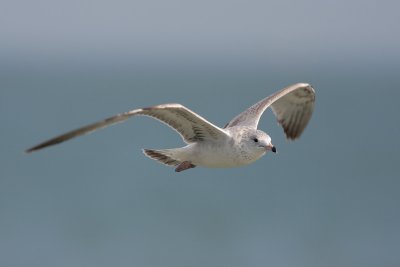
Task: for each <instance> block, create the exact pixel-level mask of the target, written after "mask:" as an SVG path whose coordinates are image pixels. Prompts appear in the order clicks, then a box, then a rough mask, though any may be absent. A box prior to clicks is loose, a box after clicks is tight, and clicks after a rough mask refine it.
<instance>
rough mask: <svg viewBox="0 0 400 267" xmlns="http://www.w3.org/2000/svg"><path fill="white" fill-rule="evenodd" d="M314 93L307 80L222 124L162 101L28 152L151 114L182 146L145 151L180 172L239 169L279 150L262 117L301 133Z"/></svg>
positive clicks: (296, 135)
mask: <svg viewBox="0 0 400 267" xmlns="http://www.w3.org/2000/svg"><path fill="white" fill-rule="evenodd" d="M314 102H315V91H314V89H313V88H312V86H311V85H309V84H307V83H297V84H293V85H291V86H288V87H286V88H284V89H282V90H280V91H278V92H276V93H274V94H272V95H270V96H268V97H266V98H264V99H262V100H261V101H259V102H257V103H256V104H254V105H252V106H251V107H249V108H248V109H246V110H245V111H243V112H242V113H240V114H239V115H237V116H236V117H235V118H233V119H232V120H231V121H230V122H229V123H228V124H226V125H225V127H224V128H220V127H218V126H216V125H214V124H212V123H211V122H209V121H207V120H206V119H204V118H203V117H201V116H200V115H198V114H196V113H195V112H193V111H191V110H190V109H188V108H186V107H184V106H182V105H181V104H163V105H157V106H152V107H147V108H140V109H134V110H131V111H128V112H124V113H120V114H117V115H115V116H112V117H109V118H107V119H104V120H102V121H99V122H95V123H93V124H89V125H87V126H84V127H81V128H78V129H76V130H73V131H70V132H67V133H65V134H62V135H59V136H57V137H54V138H52V139H50V140H47V141H45V142H43V143H40V144H38V145H36V146H34V147H32V148H29V149H28V150H26V152H27V153H30V152H33V151H37V150H40V149H43V148H45V147H48V146H52V145H56V144H59V143H62V142H64V141H67V140H69V139H72V138H74V137H77V136H80V135H84V134H87V133H90V132H93V131H95V130H98V129H100V128H104V127H106V126H109V125H112V124H116V123H119V122H123V121H125V120H127V119H129V118H130V117H133V116H136V115H144V116H150V117H153V118H155V119H157V120H159V121H161V122H163V123H165V124H167V125H168V126H170V127H172V128H173V129H174V130H175V131H177V132H178V133H179V134H180V135H181V137H182V139H183V141H184V142H185V143H186V144H187V145H186V146H184V147H180V148H172V149H143V153H144V154H145V155H146V156H148V157H149V158H151V159H154V160H157V161H159V162H161V163H163V164H166V165H170V166H174V167H175V171H176V172H181V171H184V170H187V169H190V168H194V167H196V166H202V167H210V168H212V167H214V168H224V167H237V166H243V165H247V164H250V163H252V162H254V161H256V160H258V159H259V158H261V157H262V156H263V155H265V154H266V153H267V152H268V151H272V152H274V153H276V147H275V146H274V145H273V144H272V142H271V137H270V136H269V135H268V134H267V133H265V132H263V131H261V130H258V129H257V126H258V123H259V121H260V118H261V115H262V114H263V113H264V111H265V110H266V109H267V108H268V107H271V109H272V111H273V113H274V114H275V116H276V118H277V121H278V123H279V124H280V125H281V126H282V128H283V130H284V132H285V134H286V138H288V139H291V140H294V139H297V138H299V137H300V135H301V134H302V132H303V130H304V129H305V127H306V126H307V124H308V122H309V120H310V118H311V115H312V113H313V109H314Z"/></svg>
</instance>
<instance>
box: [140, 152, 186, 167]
mask: <svg viewBox="0 0 400 267" xmlns="http://www.w3.org/2000/svg"><path fill="white" fill-rule="evenodd" d="M143 153H144V154H145V155H146V156H148V157H149V158H151V159H154V160H157V161H159V162H161V163H163V164H165V165H170V166H177V165H179V164H181V163H182V161H180V160H178V159H176V153H177V149H174V148H173V149H159V150H155V149H143Z"/></svg>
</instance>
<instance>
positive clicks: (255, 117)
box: [225, 83, 315, 139]
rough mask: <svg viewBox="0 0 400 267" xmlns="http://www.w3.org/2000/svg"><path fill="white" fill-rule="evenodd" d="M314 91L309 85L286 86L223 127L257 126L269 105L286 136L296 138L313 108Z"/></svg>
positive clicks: (305, 124) (304, 126)
mask: <svg viewBox="0 0 400 267" xmlns="http://www.w3.org/2000/svg"><path fill="white" fill-rule="evenodd" d="M314 102H315V91H314V89H313V88H312V87H311V85H309V84H306V83H297V84H293V85H291V86H289V87H286V88H284V89H282V90H280V91H278V92H276V93H275V94H273V95H270V96H268V97H266V98H264V99H263V100H261V101H260V102H258V103H256V104H254V105H253V106H251V107H250V108H248V109H247V110H245V111H244V112H242V113H241V114H239V115H238V116H236V117H235V118H234V119H233V120H232V121H231V122H229V123H228V125H227V126H226V127H225V128H228V127H233V126H249V127H252V128H255V129H256V128H257V126H258V122H259V121H260V118H261V115H262V114H263V113H264V111H265V110H266V109H267V108H268V107H269V106H271V108H272V111H273V112H274V114H275V116H276V118H277V120H278V123H279V124H280V125H281V126H282V127H283V130H284V131H285V134H286V137H287V138H289V139H296V138H298V137H300V135H301V133H302V132H303V130H304V129H305V128H306V126H307V123H308V121H309V120H310V118H311V115H312V112H313V110H314Z"/></svg>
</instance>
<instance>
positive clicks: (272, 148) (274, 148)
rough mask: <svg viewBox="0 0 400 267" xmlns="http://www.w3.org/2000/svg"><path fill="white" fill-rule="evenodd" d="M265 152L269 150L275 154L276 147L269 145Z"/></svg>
mask: <svg viewBox="0 0 400 267" xmlns="http://www.w3.org/2000/svg"><path fill="white" fill-rule="evenodd" d="M266 149H267V150H271V151H272V152H274V153H276V147H275V146H274V145H272V144H271V145H269V146H267V147H266Z"/></svg>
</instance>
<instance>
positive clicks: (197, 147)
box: [174, 142, 265, 168]
mask: <svg viewBox="0 0 400 267" xmlns="http://www.w3.org/2000/svg"><path fill="white" fill-rule="evenodd" d="M264 154H265V152H260V153H257V154H256V155H248V154H247V153H245V152H244V151H241V150H240V149H239V148H238V147H236V146H230V145H229V144H228V143H224V144H221V143H214V142H213V143H210V142H207V143H194V144H190V145H187V146H185V147H182V148H176V149H174V158H176V159H177V160H180V161H190V162H191V163H192V164H194V165H196V166H202V167H208V168H228V167H238V166H243V165H247V164H250V163H252V162H254V161H256V160H258V159H259V158H260V157H262V156H263V155H264Z"/></svg>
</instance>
